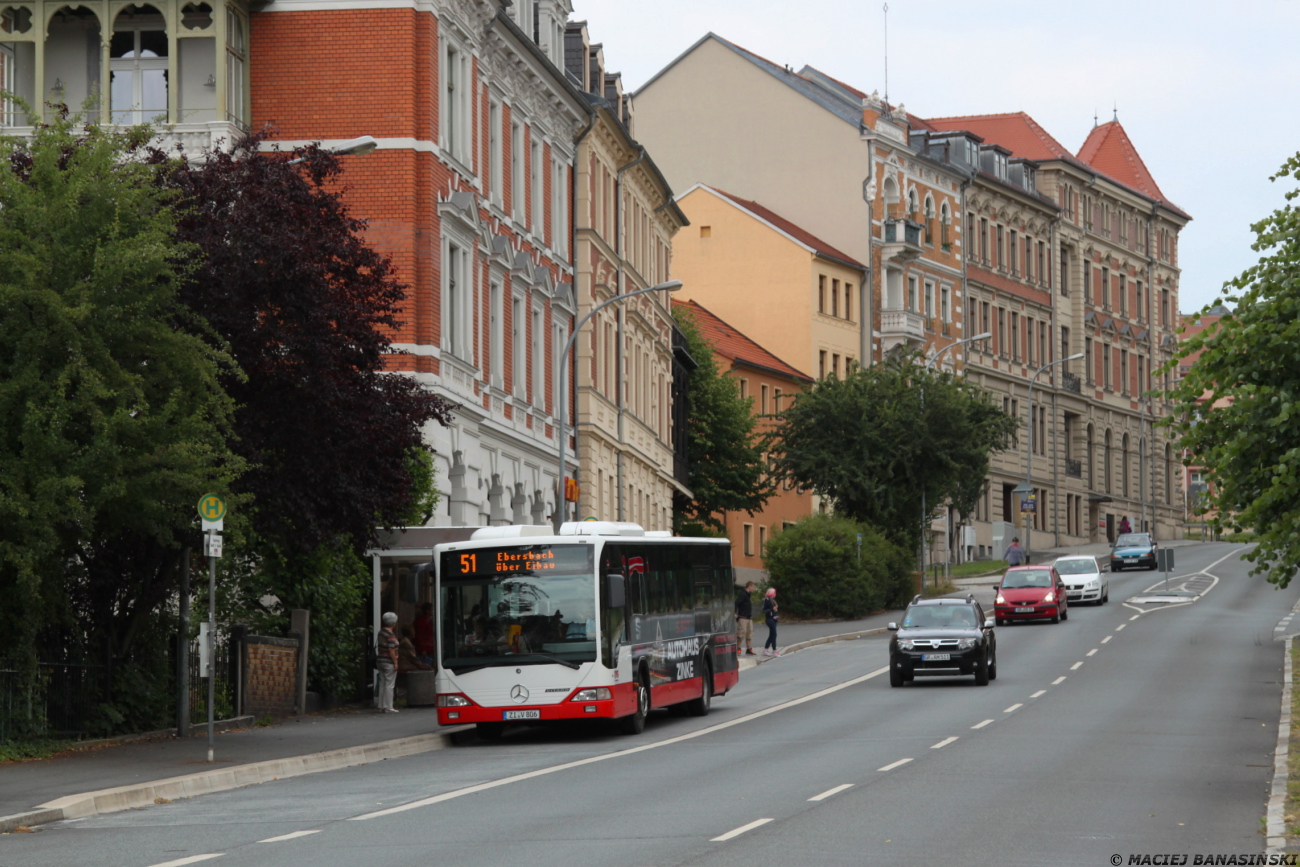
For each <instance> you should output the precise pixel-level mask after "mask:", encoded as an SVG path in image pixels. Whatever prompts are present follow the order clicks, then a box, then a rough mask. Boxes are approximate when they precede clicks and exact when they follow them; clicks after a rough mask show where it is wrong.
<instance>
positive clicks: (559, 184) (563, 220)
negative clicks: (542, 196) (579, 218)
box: [551, 160, 569, 256]
mask: <svg viewBox="0 0 1300 867" xmlns="http://www.w3.org/2000/svg"><path fill="white" fill-rule="evenodd" d="M568 181H569V172H568V167H567V166H566V165H565V164H564V163H563V162H561V161H560V160H553V161H552V162H551V247H552V249H554V250H555V251H556V252H557V253H559V254H560V255H561V256H563V255H565V253H566V252H567V251H568V244H567V241H568V236H569V214H568V204H569V196H568V192H569V183H568Z"/></svg>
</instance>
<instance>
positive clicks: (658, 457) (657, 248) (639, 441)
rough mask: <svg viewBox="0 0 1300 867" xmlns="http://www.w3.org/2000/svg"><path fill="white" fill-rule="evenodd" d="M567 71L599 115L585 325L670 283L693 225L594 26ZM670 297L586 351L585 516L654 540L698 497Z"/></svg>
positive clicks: (601, 326)
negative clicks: (677, 423)
mask: <svg viewBox="0 0 1300 867" xmlns="http://www.w3.org/2000/svg"><path fill="white" fill-rule="evenodd" d="M566 38H567V45H568V47H567V51H566V58H567V71H568V73H569V76H570V79H571V80H572V81H573V82H574V83H575V85H576V86H578V87H579V88H580V89H581V90H583V91H584V93H586V95H587V100H588V102H589V103H590V105H591V107H592V111H593V112H594V116H593V118H592V121H591V127H590V129H588V130H587V131H586V133H585V134H584V135H582V136H581V138H580V141H579V144H578V159H577V164H576V165H577V170H578V173H577V187H576V197H575V199H574V201H575V202H577V208H576V209H575V214H574V218H575V226H576V229H575V242H576V243H575V248H574V262H575V269H576V286H577V305H578V316H579V319H581V317H583V316H585V315H586V314H587V313H588V312H589V311H590V310H591V309H592V308H593V307H594V306H595V305H597V304H599V303H601V302H602V301H604V300H606V299H608V298H611V297H613V296H615V295H619V294H622V293H625V292H633V291H636V290H637V289H645V288H648V287H650V286H655V285H658V284H660V283H663V282H665V281H667V280H668V279H669V266H670V263H671V256H670V253H671V250H672V239H673V236H674V235H675V234H676V233H677V231H678V230H679V229H680V228H681V227H682V226H684V225H686V222H687V221H686V217H685V215H683V214H682V212H681V210H680V209H679V208H678V206H677V204H676V203H675V202H674V201H673V193H672V190H671V189H670V188H669V187H668V183H667V182H666V181H665V180H664V177H663V175H661V174H660V173H659V169H658V168H657V167H656V165H655V162H654V159H653V158H652V156H651V155H650V154H649V153H647V151H646V149H645V148H644V147H642V146H641V144H640V143H639V142H637V140H636V139H635V138H634V137H633V130H634V118H633V116H632V112H631V102H630V100H629V99H628V98H627V97H626V96H625V95H624V94H623V92H622V84H621V81H620V78H619V76H618V74H617V73H609V72H606V70H605V60H604V52H603V51H602V49H601V46H600V45H599V44H596V45H593V44H592V43H591V40H590V37H589V35H588V32H587V27H586V22H582V21H577V22H571V23H570V24H569V25H568V30H567V37H566ZM667 295H668V293H667V292H652V293H647V294H646V295H641V296H638V297H636V298H631V299H628V300H627V301H623V302H618V303H615V304H612V305H610V306H609V307H606V308H604V309H603V310H602V311H600V312H598V313H597V314H596V316H595V317H594V318H593V319H592V320H591V321H590V322H589V323H587V324H586V325H585V326H583V333H582V334H581V335H580V336H579V338H578V342H577V344H576V359H575V363H576V367H577V376H576V386H577V394H578V413H577V424H578V456H579V460H580V462H581V464H582V475H581V481H582V484H581V485H580V494H579V501H578V511H579V513H580V514H581V515H582V516H583V517H587V516H594V517H597V518H600V519H603V520H611V521H635V522H637V523H639V524H641V525H643V526H644V527H645V528H646V529H648V530H668V529H671V528H672V513H673V497H674V495H675V494H676V495H681V496H687V497H689V496H690V491H689V490H688V489H687V488H686V478H685V473H684V470H685V466H684V464H682V465H680V466H677V467H675V461H674V451H673V393H672V384H673V320H672V315H671V312H670V309H669V307H668V304H669V299H668V298H667V297H666V296H667Z"/></svg>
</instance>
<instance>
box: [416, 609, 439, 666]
mask: <svg viewBox="0 0 1300 867" xmlns="http://www.w3.org/2000/svg"><path fill="white" fill-rule="evenodd" d="M411 626H412V627H413V628H414V631H415V636H414V638H413V639H412V641H413V642H414V644H415V652H416V655H418V656H419V657H420V661H421V662H423V663H425V664H426V665H432V664H433V648H434V635H433V603H432V602H426V603H424V604H423V605H421V606H420V616H419V617H416V618H415V621H414V622H413V623H412V624H411Z"/></svg>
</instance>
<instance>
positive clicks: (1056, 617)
mask: <svg viewBox="0 0 1300 867" xmlns="http://www.w3.org/2000/svg"><path fill="white" fill-rule="evenodd" d="M1052 622H1053V623H1060V622H1061V609H1059V608H1058V609H1056V613H1055V614H1053V615H1052Z"/></svg>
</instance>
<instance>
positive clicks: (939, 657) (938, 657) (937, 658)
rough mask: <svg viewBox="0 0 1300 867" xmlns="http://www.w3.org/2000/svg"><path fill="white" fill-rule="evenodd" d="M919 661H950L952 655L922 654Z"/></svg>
mask: <svg viewBox="0 0 1300 867" xmlns="http://www.w3.org/2000/svg"><path fill="white" fill-rule="evenodd" d="M921 659H923V660H925V661H926V662H942V661H943V660H945V659H952V655H951V654H947V653H922V654H921Z"/></svg>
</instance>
